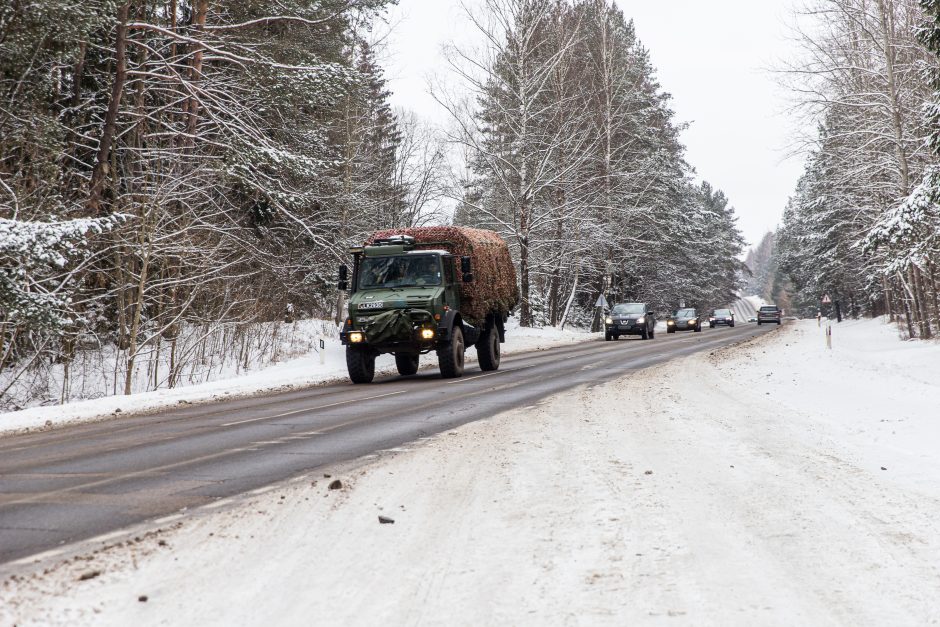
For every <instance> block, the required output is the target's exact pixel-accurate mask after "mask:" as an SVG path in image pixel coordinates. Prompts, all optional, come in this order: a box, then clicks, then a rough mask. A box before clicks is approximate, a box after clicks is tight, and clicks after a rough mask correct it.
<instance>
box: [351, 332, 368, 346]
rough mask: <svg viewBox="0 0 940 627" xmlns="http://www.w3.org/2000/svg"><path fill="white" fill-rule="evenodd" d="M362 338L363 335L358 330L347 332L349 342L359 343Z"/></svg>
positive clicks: (363, 337)
mask: <svg viewBox="0 0 940 627" xmlns="http://www.w3.org/2000/svg"><path fill="white" fill-rule="evenodd" d="M364 339H366V337H365V335H363V334H362V333H361V332H359V331H353V332H352V333H350V334H349V342H350V343H351V344H359V343H360V342H362V341H363V340H364Z"/></svg>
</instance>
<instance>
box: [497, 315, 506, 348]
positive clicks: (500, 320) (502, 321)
mask: <svg viewBox="0 0 940 627" xmlns="http://www.w3.org/2000/svg"><path fill="white" fill-rule="evenodd" d="M494 318H495V322H496V332H497V333H499V343H500V344H505V343H506V318H507V316H505V315H503V314H496V315H495V316H494Z"/></svg>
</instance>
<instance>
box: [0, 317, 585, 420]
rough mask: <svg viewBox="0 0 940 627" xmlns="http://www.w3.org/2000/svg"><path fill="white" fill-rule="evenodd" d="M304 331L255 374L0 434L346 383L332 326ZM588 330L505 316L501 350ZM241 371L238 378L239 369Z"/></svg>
mask: <svg viewBox="0 0 940 627" xmlns="http://www.w3.org/2000/svg"><path fill="white" fill-rule="evenodd" d="M305 322H310V323H311V324H309V325H306V326H305V327H304V328H307V327H309V328H307V330H306V331H301V332H300V335H299V336H298V338H299V339H298V338H295V340H294V341H297V342H299V341H301V340H302V341H303V344H304V345H305V346H310V347H312V350H310V351H309V352H307V353H306V354H304V355H303V356H301V357H297V358H295V359H290V360H287V361H284V362H282V363H277V364H273V365H269V366H267V367H265V368H263V369H260V370H257V371H254V372H251V371H249V372H247V373H246V372H245V371H244V370H241V371H237V370H235V369H234V368H231V369H229V370H226V371H224V372H222V373H220V375H219V376H221V377H223V378H220V379H219V380H216V381H211V382H208V383H201V384H197V385H192V386H188V387H179V388H174V389H172V390H171V389H163V390H156V391H151V392H144V393H139V394H131V395H128V396H123V395H121V396H105V397H102V398H97V399H91V400H85V401H77V402H72V403H66V404H64V405H54V406H44V407H32V408H29V409H24V410H20V411H15V412H7V413H0V436H3V435H9V434H11V433H18V432H23V431H26V430H35V429H50V428H54V427H60V426H63V425H67V424H75V423H78V422H91V421H96V420H103V419H107V418H113V417H115V416H117V415H122V414H123V415H127V414H129V413H147V412H154V411H159V410H161V409H166V408H168V407H172V406H174V405H178V404H186V403H204V402H211V401H215V400H219V399H224V398H237V397H241V396H250V395H257V394H268V393H272V392H279V391H286V390H291V389H297V388H303V387H309V386H311V385H318V384H323V383H329V382H337V381H346V380H347V373H346V357H345V349H344V347H343V346H342V345H341V344H340V343H339V340H338V339H337V338H336V337H330V336H327V335H324V334H323V331H322V330H323V328H325V327H326V326H330V327H332V326H333V325H332V324H330V323H327V322H326V321H322V320H315V321H305ZM593 337H595V336H593V335H592V334H590V333H586V332H584V331H579V330H569V329H566V330H564V331H561V330H559V329H555V328H553V327H546V328H540V329H536V328H522V327H519V322H518V319H516V318H510V319H509V321H508V323H507V330H506V343H505V344H504V345H503V354H504V355H512V354H514V353H519V352H526V351H534V350H545V349H547V348H551V347H553V346H562V345H565V344H572V343H577V342H583V341H586V340H589V339H591V338H593ZM319 339H323V341H324V344H325V347H326V348H325V351H324V355H323V363H321V360H320V354H319V349H318V348H317V346H318V341H319ZM466 359H467V361H468V362H470V363H473V362H475V361H476V349H473V348H471V349H470V350H468V351H467V356H466ZM422 363H423V367H424V368H437V358H436V357H435V356H434V355H429V356H424V357H422ZM239 372H240V373H241V374H240V376H239V374H238V373H239ZM395 373H397V370H396V369H395V359H394V357H392V356H391V355H382V356H380V357H379V358H378V359H377V360H376V375H377V376H381V375H388V374H395Z"/></svg>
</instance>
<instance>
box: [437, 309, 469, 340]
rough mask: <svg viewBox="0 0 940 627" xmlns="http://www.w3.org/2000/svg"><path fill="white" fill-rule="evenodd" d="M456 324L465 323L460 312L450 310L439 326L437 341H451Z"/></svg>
mask: <svg viewBox="0 0 940 627" xmlns="http://www.w3.org/2000/svg"><path fill="white" fill-rule="evenodd" d="M454 324H463V321H462V320H461V318H460V312H458V311H457V310H456V309H449V310H447V311H446V312H444V317H443V318H441V320H440V322H439V323H438V325H437V339H439V340H444V341H447V340H449V339H450V335H451V331H452V330H453V328H454Z"/></svg>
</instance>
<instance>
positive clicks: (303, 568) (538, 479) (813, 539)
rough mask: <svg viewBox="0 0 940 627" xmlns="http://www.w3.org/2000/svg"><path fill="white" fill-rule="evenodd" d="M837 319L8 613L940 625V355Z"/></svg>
mask: <svg viewBox="0 0 940 627" xmlns="http://www.w3.org/2000/svg"><path fill="white" fill-rule="evenodd" d="M702 335H704V336H706V337H707V334H705V333H703V334H702ZM834 335H835V342H834V349H833V350H831V351H829V350H827V349H825V348H824V344H823V342H822V339H823V336H822V334H821V330H820V329H818V328H817V327H816V325H815V323H813V322H801V323H796V324H794V325H787V326H785V327H784V328H783V329H781V332H780V333H775V334H772V335H767V336H764V337H762V338H756V339H755V340H754V341H751V342H746V343H744V344H742V345H739V346H735V347H732V348H726V349H718V350H713V351H708V352H704V351H702V352H699V353H697V354H694V355H692V356H690V357H688V358H686V359H681V360H677V361H673V362H670V363H665V364H662V365H660V366H658V367H656V368H650V369H646V370H642V371H639V372H636V373H630V374H629V376H624V377H620V378H618V379H616V380H613V381H610V382H608V383H605V384H601V385H596V386H593V387H591V388H588V387H586V386H583V387H579V388H577V389H573V390H569V391H567V392H564V393H561V394H558V395H556V396H554V397H551V398H550V399H548V400H546V401H543V402H540V403H538V404H536V405H535V406H534V407H524V408H519V409H516V410H513V411H510V412H507V413H503V414H500V415H498V416H494V417H493V418H492V419H490V420H483V421H477V422H473V423H470V424H466V425H464V426H462V427H460V428H457V429H454V430H451V431H447V432H446V433H442V434H440V435H438V436H436V437H434V438H430V439H428V440H426V441H424V442H422V443H420V444H415V445H410V446H409V447H407V448H406V449H403V450H401V451H400V452H398V453H395V454H391V455H383V456H380V457H378V458H376V459H374V460H372V461H370V462H368V463H365V464H360V465H358V466H355V467H342V466H339V467H333V468H330V469H329V470H330V472H332V473H334V474H333V477H332V478H336V477H337V476H338V477H340V478H341V479H342V481H343V483H344V487H343V488H342V489H340V490H328V489H327V484H328V482H329V480H325V479H324V478H322V474H317V475H313V476H308V477H306V478H305V479H304V480H302V481H295V482H290V483H282V484H280V485H278V486H275V487H274V488H273V489H272V490H270V491H268V492H265V493H258V494H255V495H252V496H248V497H245V498H243V499H239V500H237V501H234V502H231V503H229V504H228V505H226V506H225V507H221V508H219V509H216V510H210V511H206V510H205V509H203V510H202V511H201V512H195V513H193V515H191V516H188V517H186V518H185V519H182V520H180V521H177V522H175V523H173V524H168V525H165V527H164V529H163V530H162V531H160V532H156V533H152V534H148V533H143V532H140V533H139V535H138V536H137V537H132V538H130V539H125V540H123V541H117V540H112V541H111V542H110V543H108V544H109V546H108V547H107V548H103V549H100V550H97V551H91V550H90V549H89V550H86V551H85V553H84V554H82V555H80V556H79V557H78V558H77V559H72V560H69V561H65V562H62V561H60V562H58V563H56V562H54V561H53V562H52V563H50V562H47V563H46V564H44V565H43V566H41V567H38V568H34V569H33V573H34V574H26V575H25V576H20V577H19V578H17V579H15V580H14V579H7V580H5V581H4V582H3V583H2V586H0V624H5V623H4V621H6V622H9V623H16V624H18V625H70V626H73V625H96V626H101V625H115V626H118V625H127V624H134V625H167V624H205V625H267V624H279V625H311V624H318V625H375V624H388V625H489V624H505V625H651V626H656V625H670V626H673V627H674V626H677V625H682V626H685V625H696V626H698V625H722V626H726V625H741V626H751V625H846V626H852V627H855V626H857V625H892V626H897V625H912V626H913V625H929V624H937V622H938V621H940V597H938V595H937V590H938V589H940V460H938V459H937V457H936V454H935V453H936V441H937V437H938V435H940V424H938V423H937V421H936V413H935V412H931V411H929V409H930V408H936V407H937V406H938V405H940V384H938V383H937V382H936V381H935V380H933V377H931V376H930V375H929V374H928V373H929V372H932V371H935V370H936V367H938V366H940V346H930V345H929V344H917V345H913V344H908V345H903V344H901V343H899V342H897V340H896V339H895V338H892V337H891V331H890V328H885V327H878V326H876V324H875V323H871V322H868V323H849V324H846V325H843V326H840V327H839V328H838V329H837V330H836V331H835V334H834ZM712 337H713V338H714V337H718V334H715V335H713V336H712ZM879 384H883V385H884V386H885V387H881V386H880V385H879ZM913 391H916V392H917V393H916V394H914V393H912V392H913ZM330 480H332V479H330ZM379 515H383V516H387V517H389V518H392V519H394V521H395V522H394V524H379V522H378V521H377V516H379Z"/></svg>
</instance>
